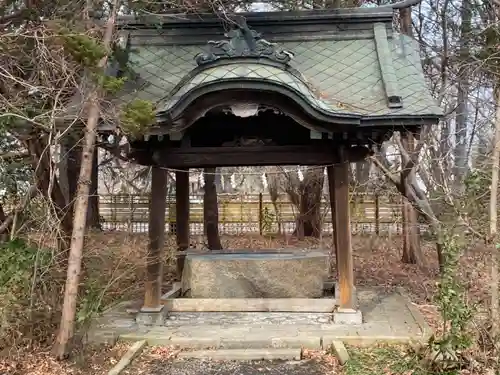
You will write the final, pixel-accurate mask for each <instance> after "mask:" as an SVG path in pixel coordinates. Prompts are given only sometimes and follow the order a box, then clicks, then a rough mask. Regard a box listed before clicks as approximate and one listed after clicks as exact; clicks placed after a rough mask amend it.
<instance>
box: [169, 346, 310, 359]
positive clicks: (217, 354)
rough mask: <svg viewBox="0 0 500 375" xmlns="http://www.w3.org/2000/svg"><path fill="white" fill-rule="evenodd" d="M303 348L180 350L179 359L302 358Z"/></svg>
mask: <svg viewBox="0 0 500 375" xmlns="http://www.w3.org/2000/svg"><path fill="white" fill-rule="evenodd" d="M301 354H302V351H301V349H218V350H194V351H185V352H180V353H179V355H178V357H177V358H179V359H211V360H215V361H259V360H268V361H272V360H289V361H291V360H296V361H298V360H300V359H301Z"/></svg>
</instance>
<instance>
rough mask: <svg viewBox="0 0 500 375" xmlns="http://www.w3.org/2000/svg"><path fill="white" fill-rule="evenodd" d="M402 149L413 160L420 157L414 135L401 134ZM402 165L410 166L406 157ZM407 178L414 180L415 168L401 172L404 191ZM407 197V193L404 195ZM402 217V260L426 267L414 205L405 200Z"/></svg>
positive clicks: (403, 158) (408, 133)
mask: <svg viewBox="0 0 500 375" xmlns="http://www.w3.org/2000/svg"><path fill="white" fill-rule="evenodd" d="M400 147H401V148H404V149H405V150H406V152H407V153H408V155H409V157H410V158H412V159H417V158H418V155H415V140H414V137H413V134H412V133H410V132H403V133H402V134H401V144H400ZM401 164H402V165H408V162H407V160H405V157H404V156H403V155H402V156H401ZM407 176H408V177H409V178H410V179H411V180H414V179H416V177H415V171H414V170H413V168H412V169H411V170H410V171H407V170H404V169H402V170H401V186H402V187H403V189H405V190H406V189H407V188H408V187H407V181H406V180H407ZM404 195H405V196H406V193H405V194H404ZM402 211H403V212H402V214H403V215H402V217H403V256H402V257H401V260H402V262H403V263H407V264H416V265H418V266H423V265H424V256H423V253H422V248H421V246H420V233H419V230H418V229H419V228H418V222H417V213H416V211H415V208H414V207H413V205H412V204H411V203H410V202H409V201H408V200H407V199H404V200H403V207H402Z"/></svg>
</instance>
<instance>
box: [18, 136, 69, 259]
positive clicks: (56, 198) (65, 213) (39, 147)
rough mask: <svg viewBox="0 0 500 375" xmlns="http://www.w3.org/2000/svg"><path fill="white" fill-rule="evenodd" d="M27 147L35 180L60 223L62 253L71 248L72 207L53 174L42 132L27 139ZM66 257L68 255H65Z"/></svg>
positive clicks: (59, 236)
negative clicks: (69, 206)
mask: <svg viewBox="0 0 500 375" xmlns="http://www.w3.org/2000/svg"><path fill="white" fill-rule="evenodd" d="M25 145H26V148H27V149H28V151H29V153H30V154H31V162H32V167H33V170H34V171H35V182H36V186H37V188H38V190H39V191H40V192H41V193H42V195H43V196H44V197H45V198H46V199H47V200H48V201H50V202H51V203H52V205H51V206H52V207H53V209H54V213H55V215H56V218H57V219H58V220H59V223H60V231H59V233H58V237H57V247H58V250H59V252H60V253H61V254H63V253H64V254H65V253H66V252H67V250H68V248H69V238H70V236H71V231H72V226H73V224H72V218H71V209H70V208H68V205H67V203H66V199H65V197H64V194H63V192H62V189H61V186H60V185H59V182H58V180H57V177H56V176H55V175H54V174H53V170H54V166H53V165H51V164H52V159H51V154H50V150H49V147H48V145H47V144H46V140H45V138H44V137H43V136H42V135H41V134H35V135H33V137H31V138H29V139H27V140H25ZM64 259H66V256H64Z"/></svg>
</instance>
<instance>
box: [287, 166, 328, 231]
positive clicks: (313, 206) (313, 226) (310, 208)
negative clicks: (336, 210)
mask: <svg viewBox="0 0 500 375" xmlns="http://www.w3.org/2000/svg"><path fill="white" fill-rule="evenodd" d="M324 181H325V176H324V170H323V168H314V169H309V170H307V171H306V172H305V173H304V180H303V181H300V180H299V179H298V177H296V176H294V175H291V174H290V175H289V176H288V183H287V186H286V189H285V190H286V192H287V194H288V196H289V198H290V201H291V202H292V204H293V205H294V206H295V207H296V208H297V209H298V213H297V219H296V226H295V231H294V233H293V234H294V235H295V236H297V237H298V238H299V239H304V237H316V238H318V237H319V236H320V234H321V230H322V217H321V197H322V194H323V184H324Z"/></svg>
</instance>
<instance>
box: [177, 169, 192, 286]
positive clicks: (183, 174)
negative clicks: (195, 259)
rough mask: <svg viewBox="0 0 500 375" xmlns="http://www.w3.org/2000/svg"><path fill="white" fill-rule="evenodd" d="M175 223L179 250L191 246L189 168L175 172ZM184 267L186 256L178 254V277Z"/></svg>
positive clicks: (180, 275)
mask: <svg viewBox="0 0 500 375" xmlns="http://www.w3.org/2000/svg"><path fill="white" fill-rule="evenodd" d="M175 206H176V207H175V224H176V233H175V234H176V238H177V251H179V252H182V251H185V250H186V249H187V248H188V247H189V169H183V170H179V171H176V172H175ZM183 269H184V257H179V256H177V278H178V279H179V280H180V279H181V277H182V271H183Z"/></svg>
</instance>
